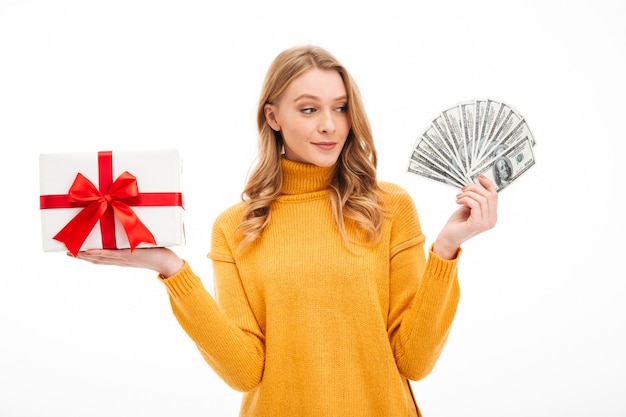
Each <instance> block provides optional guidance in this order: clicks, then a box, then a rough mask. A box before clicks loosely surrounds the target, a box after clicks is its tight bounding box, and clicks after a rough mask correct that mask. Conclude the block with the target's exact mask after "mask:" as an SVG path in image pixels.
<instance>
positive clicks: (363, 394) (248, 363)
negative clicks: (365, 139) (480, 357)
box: [163, 160, 460, 417]
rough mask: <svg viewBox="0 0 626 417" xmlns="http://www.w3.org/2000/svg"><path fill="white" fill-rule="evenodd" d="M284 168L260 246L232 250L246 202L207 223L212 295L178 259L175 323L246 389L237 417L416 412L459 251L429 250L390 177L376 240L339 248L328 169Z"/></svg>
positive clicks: (437, 349) (450, 312)
mask: <svg viewBox="0 0 626 417" xmlns="http://www.w3.org/2000/svg"><path fill="white" fill-rule="evenodd" d="M282 169H283V173H284V181H283V188H282V195H281V196H280V197H279V198H278V199H277V200H276V201H275V202H274V203H273V205H272V206H271V209H270V212H271V220H270V223H269V225H268V226H267V228H266V229H265V230H264V231H263V234H262V236H261V237H260V238H259V239H258V240H257V241H255V242H253V243H252V244H251V245H249V246H248V247H247V248H246V249H245V250H243V251H241V252H240V251H238V241H236V240H235V233H234V231H235V228H236V227H237V226H238V225H239V223H240V221H241V215H242V210H243V207H244V206H243V203H240V204H237V205H235V206H233V207H230V208H229V209H227V210H226V211H224V212H223V213H222V214H221V215H220V216H218V218H217V219H216V221H215V223H214V227H213V235H212V243H211V251H210V253H209V258H210V259H211V260H212V265H213V273H214V282H215V288H214V295H215V298H213V297H212V296H211V294H210V293H209V292H208V291H207V290H206V289H205V287H204V286H203V284H202V281H201V280H200V278H199V277H197V276H196V275H195V274H194V273H193V272H192V270H191V268H190V267H189V265H188V264H187V262H185V266H184V267H183V269H182V270H181V271H180V272H178V273H177V274H176V275H174V276H172V277H170V278H168V279H164V280H163V282H164V284H165V285H166V287H167V290H168V294H169V297H170V301H171V304H172V309H173V312H174V314H175V316H176V318H177V319H178V321H179V322H180V324H181V326H182V327H183V329H184V330H185V331H186V332H187V334H188V335H189V336H190V337H191V338H192V339H193V341H194V342H195V343H196V345H197V347H198V349H199V351H200V353H201V354H202V356H203V358H204V359H205V360H206V361H207V362H208V363H209V365H210V366H211V367H212V368H213V369H214V370H215V372H217V374H219V375H220V377H221V378H222V379H223V380H224V381H225V382H226V383H227V384H229V385H230V386H231V387H232V388H234V389H236V390H239V391H243V392H244V395H243V400H242V405H241V414H240V415H241V416H255V417H260V416H272V417H279V416H289V417H295V416H299V417H306V416H315V417H325V416H328V417H337V416H342V417H350V416H354V417H367V416H381V417H383V416H384V417H394V416H418V415H419V410H418V408H417V405H416V403H415V400H414V396H413V393H412V390H411V385H410V384H409V380H419V379H421V378H423V377H425V376H426V375H427V374H428V373H429V372H430V371H431V370H432V368H433V366H434V365H435V362H436V361H437V359H438V357H439V355H440V353H441V351H442V349H443V346H444V344H445V342H446V340H447V338H448V334H449V331H450V327H451V324H452V321H453V318H454V315H455V312H456V308H457V304H458V300H459V287H458V280H457V266H458V256H457V259H454V260H444V259H442V258H440V257H438V256H437V255H436V254H434V253H433V252H432V251H428V258H427V257H426V256H425V248H424V242H425V237H424V235H423V233H422V230H421V227H420V224H419V220H418V216H417V212H416V209H415V206H414V204H413V201H412V199H411V198H410V196H409V194H408V193H407V192H406V191H404V190H403V189H401V188H400V187H398V186H396V185H393V184H390V183H381V188H383V189H384V190H385V191H386V192H385V193H384V194H383V208H384V210H385V212H386V218H385V220H384V226H383V236H382V239H381V241H380V242H379V243H377V244H376V245H365V244H358V243H355V244H352V245H351V246H348V245H346V243H345V242H344V240H343V239H342V237H341V236H340V234H339V231H338V228H337V226H336V224H335V222H334V220H333V217H332V213H331V205H330V200H329V192H330V191H329V189H328V185H329V181H330V175H331V168H324V167H318V166H314V165H309V164H301V163H296V162H292V161H288V160H283V161H282ZM354 227H355V226H354V225H353V224H352V223H351V222H347V229H348V232H349V234H350V235H351V236H355V237H358V236H359V233H358V232H357V231H356V230H354ZM459 253H460V252H459Z"/></svg>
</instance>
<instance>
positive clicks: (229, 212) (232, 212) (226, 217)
mask: <svg viewBox="0 0 626 417" xmlns="http://www.w3.org/2000/svg"><path fill="white" fill-rule="evenodd" d="M244 208H245V203H244V202H243V201H240V202H238V203H236V204H233V205H232V206H230V207H228V208H226V209H225V210H223V211H222V212H221V213H220V214H218V216H217V217H216V218H215V222H214V225H215V227H220V228H235V227H237V226H238V225H239V223H241V217H242V215H243V211H244Z"/></svg>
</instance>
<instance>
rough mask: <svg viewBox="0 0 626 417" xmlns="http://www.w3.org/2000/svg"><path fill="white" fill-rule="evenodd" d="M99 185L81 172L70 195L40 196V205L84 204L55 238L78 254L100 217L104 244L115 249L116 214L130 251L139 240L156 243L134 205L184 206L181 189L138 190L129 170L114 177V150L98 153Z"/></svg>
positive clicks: (45, 206) (62, 206)
mask: <svg viewBox="0 0 626 417" xmlns="http://www.w3.org/2000/svg"><path fill="white" fill-rule="evenodd" d="M98 176H99V186H100V187H99V189H98V188H96V186H95V185H94V184H93V183H92V182H91V181H89V180H88V179H87V178H86V177H85V176H84V175H82V174H81V173H80V172H79V173H78V174H77V175H76V179H75V180H74V183H73V184H72V186H71V187H70V190H69V193H68V194H67V195H47V196H40V208H41V209H49V208H67V207H84V208H83V209H82V210H81V211H80V212H79V213H78V214H77V215H76V216H74V218H73V219H72V220H70V222H69V223H67V224H66V225H65V227H64V228H63V229H61V231H60V232H59V233H57V234H56V235H55V236H54V239H55V240H58V241H60V242H63V243H64V244H65V246H66V247H67V249H68V250H69V251H70V253H72V255H74V256H76V255H77V254H78V251H79V250H80V248H81V246H82V245H83V243H84V242H85V240H86V239H87V236H88V235H89V233H90V232H91V230H92V229H93V228H94V226H95V225H96V223H97V222H98V220H99V221H100V230H101V234H102V247H103V248H106V249H115V248H117V244H116V241H115V217H117V218H118V219H119V221H120V223H121V224H122V226H123V227H124V231H125V232H126V236H127V237H128V242H129V244H130V249H131V251H132V250H134V249H135V248H136V247H137V246H138V245H139V244H140V243H142V242H144V243H151V244H153V245H156V241H155V239H154V236H153V235H152V233H151V232H150V230H149V229H148V228H147V227H146V226H145V225H144V224H143V223H142V222H141V220H139V217H137V215H136V214H135V212H134V211H133V209H132V208H131V207H130V206H131V205H133V206H181V207H182V194H181V193H139V188H138V186H137V179H136V178H135V176H133V175H132V174H130V173H129V172H128V171H126V172H124V173H122V174H121V175H120V176H119V177H118V178H117V179H116V180H115V181H112V179H113V167H112V153H111V152H110V151H109V152H99V153H98Z"/></svg>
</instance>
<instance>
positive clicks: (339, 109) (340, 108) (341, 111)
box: [337, 104, 348, 113]
mask: <svg viewBox="0 0 626 417" xmlns="http://www.w3.org/2000/svg"><path fill="white" fill-rule="evenodd" d="M337 111H338V112H339V113H345V112H347V111H348V105H347V104H346V105H343V106H339V107H337Z"/></svg>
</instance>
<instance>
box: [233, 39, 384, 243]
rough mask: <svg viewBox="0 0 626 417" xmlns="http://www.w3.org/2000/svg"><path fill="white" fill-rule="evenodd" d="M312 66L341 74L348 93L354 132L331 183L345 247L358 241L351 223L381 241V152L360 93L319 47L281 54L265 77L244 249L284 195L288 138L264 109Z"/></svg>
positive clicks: (241, 230)
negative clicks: (349, 226) (273, 125)
mask: <svg viewBox="0 0 626 417" xmlns="http://www.w3.org/2000/svg"><path fill="white" fill-rule="evenodd" d="M312 68H318V69H322V70H333V71H337V72H338V73H339V75H340V76H341V78H342V80H343V83H344V85H345V88H346V92H347V95H348V100H347V101H348V116H349V120H350V124H351V128H350V132H349V133H348V137H347V139H346V142H345V144H344V147H343V149H342V151H341V154H340V156H339V159H338V161H337V163H336V164H335V167H334V169H333V175H332V179H331V183H330V189H331V193H330V194H329V195H330V201H331V206H332V213H333V218H334V220H335V223H336V224H337V227H338V229H339V232H340V234H341V236H342V237H343V239H344V241H345V242H346V244H348V243H350V242H353V241H354V237H352V236H349V235H348V233H347V232H346V222H349V221H353V222H354V223H355V224H356V226H357V230H360V231H361V232H363V233H364V237H365V241H369V242H371V243H376V242H378V241H379V240H380V237H381V234H382V222H383V216H384V215H383V209H382V207H381V202H380V192H381V190H380V188H379V186H378V181H377V179H376V166H377V154H376V149H375V148H374V140H373V137H372V131H371V127H370V123H369V120H368V118H367V115H366V114H365V110H364V107H363V103H362V101H361V94H360V93H359V90H358V88H357V86H356V84H355V83H354V81H353V79H352V77H351V76H350V74H349V73H348V71H347V70H346V69H345V68H344V67H343V65H341V64H340V63H339V61H338V60H337V59H336V58H335V57H334V56H332V55H331V54H330V53H329V52H327V51H326V50H324V49H322V48H320V47H316V46H302V47H295V48H291V49H287V50H285V51H283V52H282V53H280V54H279V55H278V56H277V57H276V58H275V59H274V61H273V62H272V64H271V65H270V67H269V69H268V72H267V74H266V77H265V82H264V84H263V89H262V92H261V97H260V99H259V104H258V111H257V128H258V132H259V154H258V158H257V163H256V165H255V167H254V168H253V169H252V171H251V173H250V175H249V177H248V181H247V184H246V187H245V189H244V191H243V192H242V194H241V197H242V200H243V201H244V202H245V203H246V207H245V209H244V212H243V218H242V221H241V223H240V225H239V227H238V228H237V233H238V237H239V239H240V244H239V245H240V246H239V248H240V250H242V249H243V248H245V247H246V246H247V245H248V244H250V243H252V242H254V241H255V240H256V239H257V238H259V236H260V235H261V233H262V232H263V230H264V229H265V227H266V226H267V225H268V224H269V222H270V218H271V210H270V207H271V205H272V202H273V201H274V200H276V198H277V197H278V196H279V195H280V194H281V188H282V182H283V173H282V169H281V158H282V154H283V152H284V149H283V139H282V136H281V132H277V131H274V130H273V129H272V128H271V127H270V126H269V124H268V122H267V120H266V119H265V110H264V108H265V105H266V104H275V103H277V102H278V101H279V100H280V99H281V97H282V95H283V93H284V92H285V90H286V89H287V87H288V86H289V84H290V83H291V82H292V81H293V80H294V79H296V78H297V77H299V76H300V75H301V74H303V73H304V72H305V71H308V70H310V69H312ZM359 240H362V239H359Z"/></svg>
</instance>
